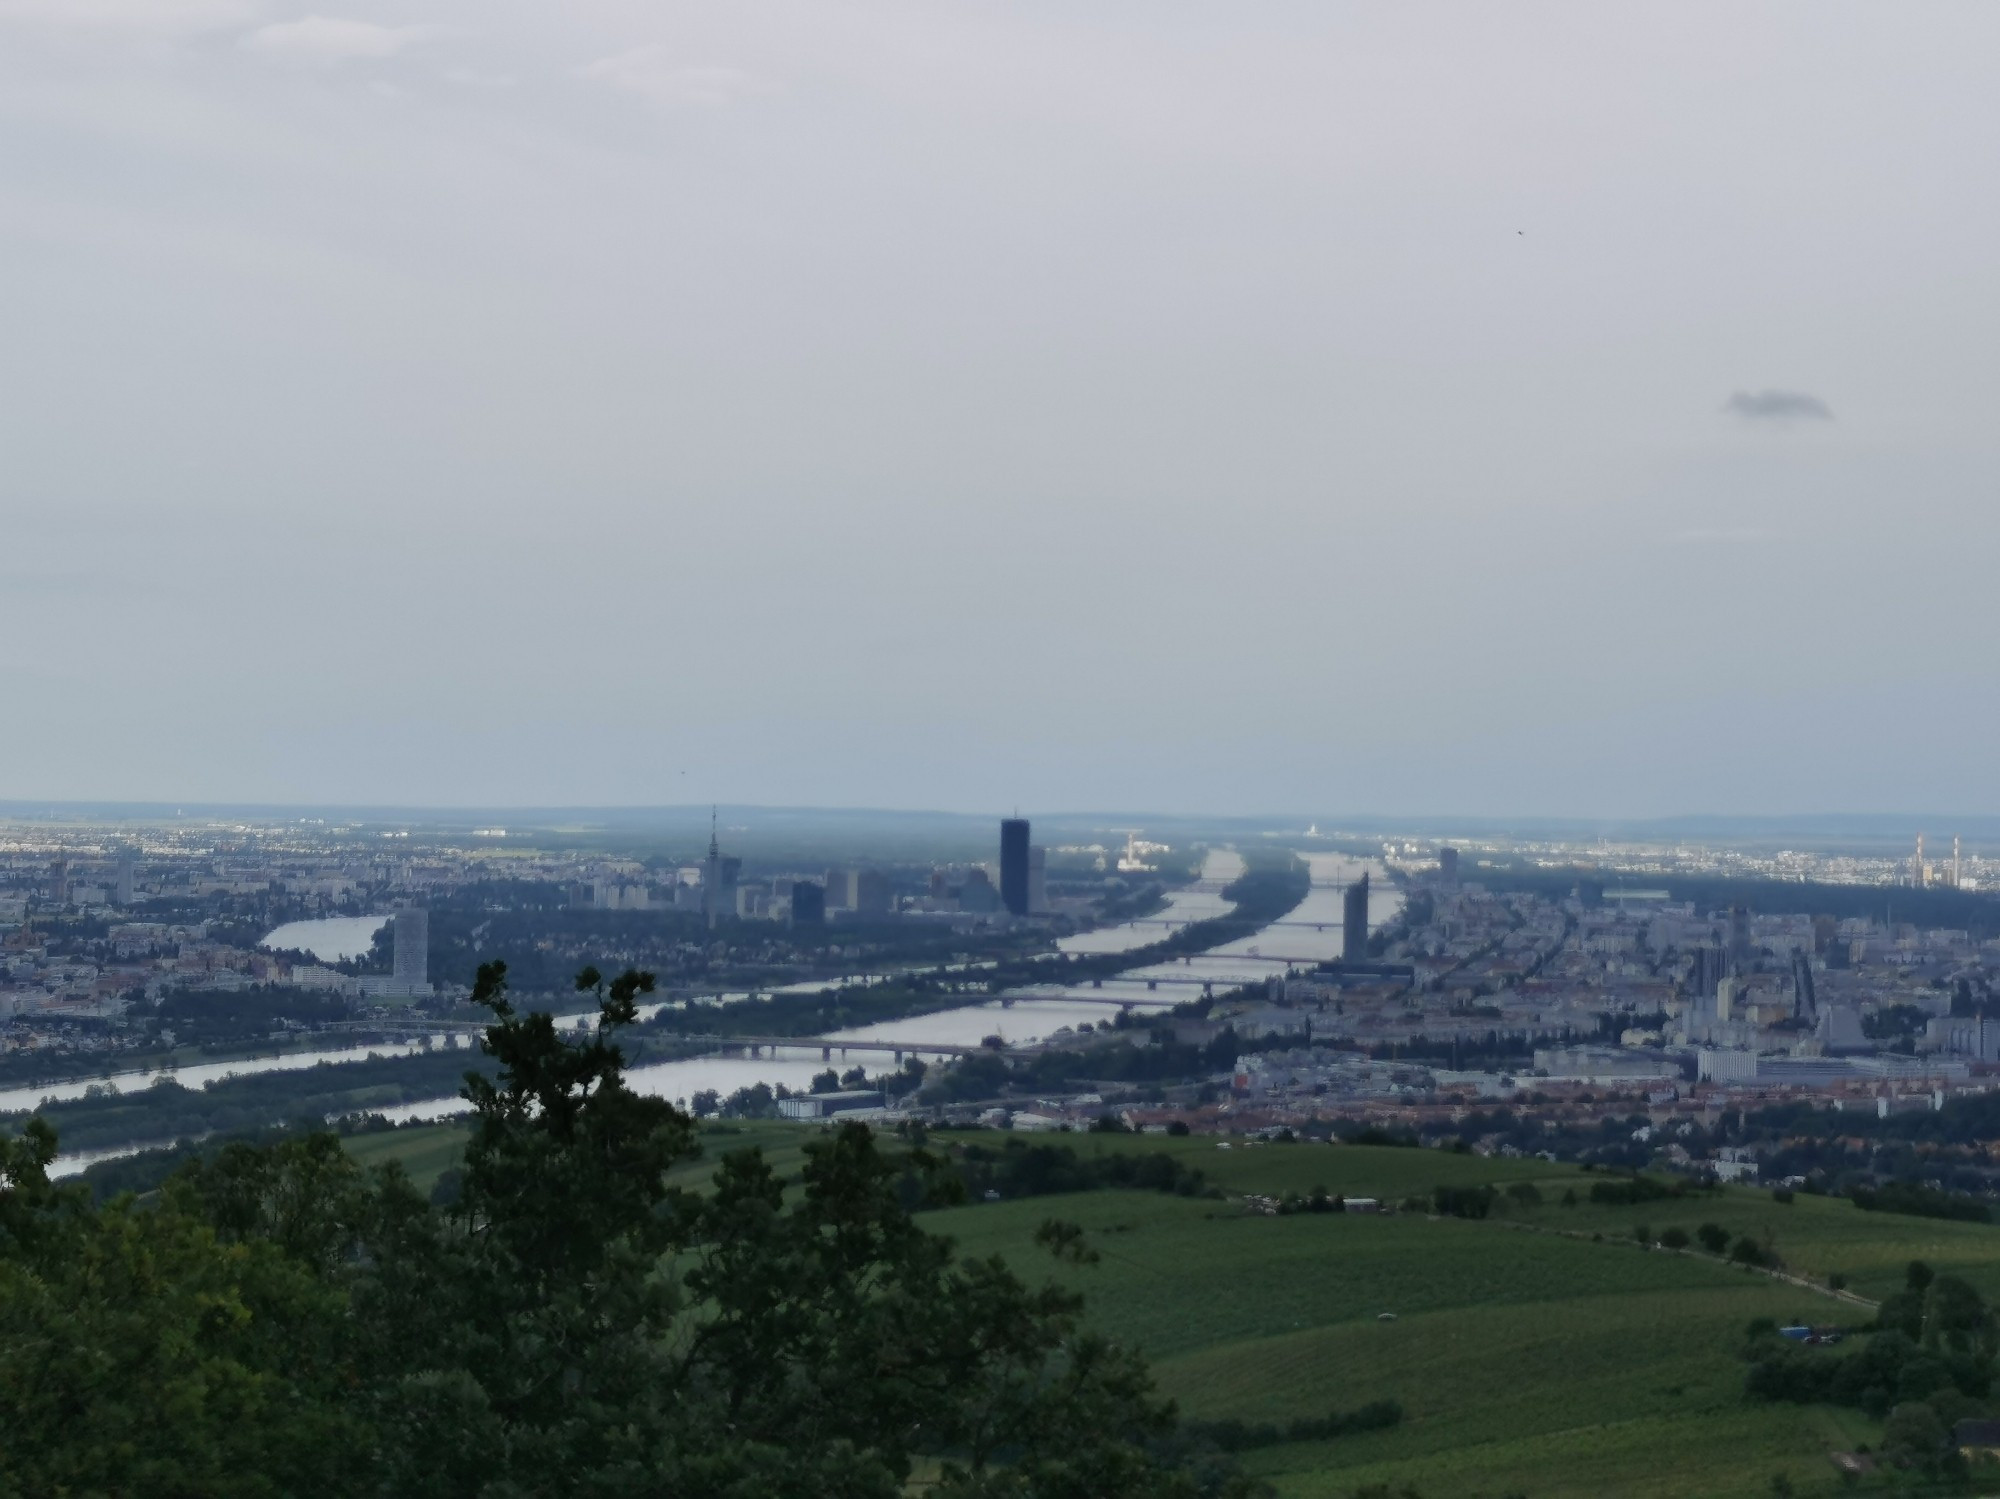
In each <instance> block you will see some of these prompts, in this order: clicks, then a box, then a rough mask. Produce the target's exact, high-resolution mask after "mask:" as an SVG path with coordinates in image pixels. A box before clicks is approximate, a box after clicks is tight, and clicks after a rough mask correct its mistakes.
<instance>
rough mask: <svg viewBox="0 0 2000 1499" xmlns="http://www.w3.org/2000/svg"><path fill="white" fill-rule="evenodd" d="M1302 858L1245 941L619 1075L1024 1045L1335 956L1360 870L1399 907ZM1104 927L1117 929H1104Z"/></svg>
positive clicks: (1339, 859)
mask: <svg viewBox="0 0 2000 1499" xmlns="http://www.w3.org/2000/svg"><path fill="white" fill-rule="evenodd" d="M1301 857H1303V858H1304V859H1305V860H1306V862H1307V864H1308V866H1309V867H1310V869H1311V871H1312V887H1311V889H1309V890H1308V891H1307V892H1306V898H1305V899H1304V900H1303V901H1301V902H1300V903H1299V904H1298V905H1296V906H1294V907H1293V908H1292V909H1291V910H1290V911H1288V912H1286V913H1285V915H1283V916H1281V917H1280V918H1278V920H1277V921H1275V922H1273V923H1272V924H1271V925H1269V926H1266V927H1264V928H1262V929H1261V930H1259V931H1257V932H1254V933H1252V934H1251V935H1250V936H1248V937H1242V938H1239V939H1237V940H1236V941H1234V942H1226V943H1224V944H1222V945H1221V946H1219V947H1215V948H1212V949H1210V950H1209V951H1207V952H1203V953H1195V954H1192V955H1190V957H1189V958H1187V959H1175V960H1174V961H1172V962H1168V963H1157V964H1153V965H1151V966H1149V967H1145V968H1135V969H1130V970H1128V971H1127V972H1125V973H1123V974H1121V975H1119V976H1118V977H1117V978H1110V979H1106V980H1105V981H1104V985H1103V987H1102V988H1096V987H1069V986H1064V985H1059V984H1046V985H1035V986H1032V987H1028V988H1023V989H1016V990H1013V991H1010V992H1009V993H1007V994H1004V995H1000V996H998V997H996V998H994V999H990V1000H986V1001H984V1002H982V1003H979V1004H972V1005H961V1006H959V1007H957V1008H955V1009H950V1010H939V1011H936V1012H935V1013H933V1014H929V1015H912V1016H910V1017H909V1018H907V1019H904V1020H887V1021H883V1022H881V1023H880V1024H877V1025H864V1026H857V1027H855V1028H853V1029H851V1030H844V1031H833V1032H831V1033H829V1034H827V1035H825V1036H821V1037H817V1038H815V1039H814V1040H812V1041H811V1042H809V1043H802V1044H800V1045H798V1046H784V1047H775V1048H770V1049H768V1050H767V1052H766V1054H765V1055H763V1056H761V1057H754V1058H753V1057H739V1056H728V1057H725V1056H710V1057H693V1058H690V1059H688V1060H686V1061H677V1062H660V1063H656V1064H654V1065H652V1066H649V1067H636V1068H634V1069H633V1070H632V1071H631V1072H630V1073H629V1074H628V1075H627V1080H628V1081H629V1083H630V1084H631V1086H632V1087H633V1088H634V1089H636V1090H637V1091H639V1092H642V1093H651V1094H656V1095H658V1096H661V1097H664V1098H672V1099H677V1100H680V1101H682V1102H685V1101H686V1100H688V1099H689V1098H692V1097H693V1096H694V1095H695V1094H696V1093H699V1092H702V1091H704V1090H706V1089H710V1088H713V1089H714V1090H715V1091H716V1092H718V1093H721V1094H723V1095H724V1096H725V1097H726V1096H727V1095H729V1094H731V1093H733V1092H735V1091H736V1090H737V1089H738V1088H748V1087H754V1086H755V1085H756V1084H758V1083H765V1084H767V1085H769V1086H771V1087H773V1088H775V1087H777V1086H778V1085H779V1084H780V1083H783V1084H784V1085H785V1086H786V1087H789V1088H791V1089H793V1090H794V1091H800V1090H803V1089H805V1088H807V1087H809V1086H810V1085H811V1081H812V1078H813V1076H814V1074H816V1073H820V1072H824V1071H825V1070H826V1069H827V1067H828V1065H829V1059H828V1058H826V1057H825V1056H824V1055H823V1053H824V1052H825V1051H826V1050H828V1049H829V1048H830V1049H831V1050H832V1057H831V1065H833V1066H835V1067H837V1068H839V1069H840V1070H843V1071H844V1070H845V1069H846V1068H848V1067H851V1066H856V1065H859V1066H864V1067H867V1068H868V1069H869V1070H870V1071H874V1072H886V1071H888V1070H890V1068H891V1066H892V1065H893V1062H892V1059H891V1057H890V1056H889V1055H887V1054H885V1053H882V1052H878V1051H874V1050H869V1051H856V1052H853V1053H851V1054H845V1055H844V1054H843V1053H842V1052H841V1050H840V1043H841V1042H842V1041H873V1042H890V1043H892V1044H897V1043H899V1044H901V1046H902V1048H903V1050H904V1054H905V1055H909V1056H919V1057H924V1058H925V1059H926V1060H934V1059H936V1058H937V1057H938V1056H939V1054H938V1053H935V1052H928V1053H927V1052H926V1051H925V1044H926V1043H929V1044H931V1045H933V1046H939V1045H942V1046H976V1045H978V1044H979V1043H980V1042H981V1041H982V1040H984V1039H985V1038H986V1037H988V1036H999V1037H1000V1038H1001V1039H1002V1040H1003V1041H1005V1042H1007V1043H1008V1044H1009V1045H1025V1044H1027V1043H1029V1042H1033V1041H1039V1040H1045V1039H1047V1038H1049V1037H1051V1036H1054V1035H1057V1034H1059V1033H1060V1032H1062V1031H1065V1030H1071V1031H1073V1030H1075V1029H1076V1028H1077V1027H1078V1026H1080V1025H1083V1024H1086V1023H1088V1024H1090V1025H1099V1024H1102V1023H1104V1022H1105V1021H1108V1020H1111V1019H1112V1018H1113V1017H1115V1016H1116V1015H1117V1013H1118V1011H1119V1010H1120V1009H1122V1008H1126V1007H1128V1006H1129V1007H1130V1008H1131V1009H1133V1010H1135V1011H1147V1010H1155V1011H1157V1010H1166V1009H1170V1008H1172V1007H1173V1006H1174V1005H1177V1004H1180V1003H1182V1002H1183V1001H1185V1000H1190V999H1194V998H1197V997H1199V996H1200V994H1201V993H1202V985H1203V984H1204V983H1212V984H1214V985H1215V986H1216V987H1218V988H1234V987H1236V986H1237V985H1239V984H1246V983H1255V982H1257V981H1258V980H1260V979H1265V978H1269V977H1270V976H1271V975H1272V974H1274V973H1275V974H1280V975H1282V974H1284V973H1285V972H1287V971H1288V970H1290V969H1294V968H1297V967H1300V966H1306V965H1310V964H1314V963H1318V962H1322V961H1324V960H1325V959H1327V958H1337V957H1339V956H1340V950H1341V944H1342V939H1343V929H1342V926H1341V893H1342V889H1343V887H1344V886H1346V885H1347V884H1348V883H1350V882H1351V881H1353V880H1355V879H1357V878H1359V876H1360V874H1361V872H1362V870H1364V869H1371V871H1372V873H1373V874H1374V875H1375V876H1376V878H1377V880H1378V882H1379V883H1377V884H1376V885H1375V886H1374V887H1373V888H1371V889H1370V891H1369V899H1368V924H1369V926H1370V928H1371V929H1372V928H1374V927H1376V926H1379V925H1381V924H1382V923H1383V922H1384V921H1387V920H1389V919H1391V918H1392V917H1393V916H1394V915H1395V913H1396V912H1397V910H1399V909H1400V908H1401V906H1402V892H1401V891H1399V890H1397V889H1396V888H1395V887H1394V886H1392V885H1390V884H1389V883H1388V882H1387V881H1386V880H1382V879H1381V875H1382V870H1381V868H1380V866H1371V865H1370V864H1369V863H1368V862H1367V861H1365V860H1360V859H1353V858H1349V857H1346V856H1344V855H1339V854H1316V853H1308V854H1302V855H1301ZM1242 869H1243V864H1242V860H1241V859H1240V858H1238V856H1237V855H1235V854H1233V853H1229V852H1227V851H1220V852H1216V853H1212V854H1210V855H1209V857H1208V862H1207V863H1206V864H1204V865H1203V867H1202V880H1201V883H1202V885H1205V886H1206V885H1212V884H1215V882H1216V881H1218V880H1219V881H1220V883H1221V884H1227V883H1228V882H1229V881H1230V880H1233V879H1235V878H1236V876H1237V875H1239V874H1241V873H1242ZM1202 893H1203V894H1204V895H1207V896H1212V898H1213V899H1216V900H1218V901H1219V900H1220V895H1219V886H1218V887H1217V889H1216V890H1215V891H1213V892H1202ZM1227 906H1228V902H1226V901H1222V902H1221V903H1220V907H1221V908H1220V909H1216V910H1215V911H1214V914H1218V915H1219V914H1222V910H1223V909H1226V908H1227ZM1184 909H1185V908H1184ZM1163 914H1164V913H1163ZM1106 930H1107V931H1122V930H1123V929H1122V928H1115V927H1114V928H1107V929H1106ZM1136 930H1137V931H1139V932H1142V933H1143V932H1150V933H1151V935H1150V936H1147V937H1145V938H1144V941H1142V942H1140V943H1137V944H1132V945H1134V946H1143V945H1145V942H1157V941H1159V940H1161V937H1162V936H1163V935H1164V934H1165V932H1166V930H1167V928H1164V927H1145V926H1140V927H1138V928H1137V929H1136ZM1104 950H1107V951H1114V952H1117V951H1129V950H1131V949H1130V946H1128V947H1122V948H1120V947H1113V948H1109V949H1104ZM1287 960H1290V961H1287ZM1190 980H1193V982H1189V981H1190ZM466 1107H467V1105H466V1103H465V1101H464V1100H463V1099H459V1098H440V1099H434V1100H430V1101H428V1102H423V1103H412V1104H404V1105H402V1106H401V1107H400V1108H391V1109H384V1110H383V1111H382V1112H383V1113H384V1114H385V1115H386V1116H387V1117H389V1118H391V1119H395V1120H398V1121H401V1120H407V1119H442V1118H446V1117H448V1116H450V1115H453V1114H458V1113H463V1112H464V1111H465V1109H466Z"/></svg>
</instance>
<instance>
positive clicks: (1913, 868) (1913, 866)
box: [1910, 833, 1924, 890]
mask: <svg viewBox="0 0 2000 1499" xmlns="http://www.w3.org/2000/svg"><path fill="white" fill-rule="evenodd" d="M1910 883H1911V884H1912V885H1914V886H1915V887H1916V888H1917V889H1919V890H1921V889H1923V888H1924V835H1923V834H1922V833H1919V834H1917V853H1916V857H1915V858H1913V859H1911V860H1910Z"/></svg>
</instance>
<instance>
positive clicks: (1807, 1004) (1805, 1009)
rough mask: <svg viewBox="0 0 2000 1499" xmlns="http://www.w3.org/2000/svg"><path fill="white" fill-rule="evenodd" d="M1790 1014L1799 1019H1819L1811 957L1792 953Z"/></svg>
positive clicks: (1800, 953)
mask: <svg viewBox="0 0 2000 1499" xmlns="http://www.w3.org/2000/svg"><path fill="white" fill-rule="evenodd" d="M1792 1014H1793V1015H1794V1016H1796V1017H1797V1018H1798V1019H1800V1020H1811V1021H1817V1020H1818V1019H1819V996H1818V994H1817V993H1816V992H1815V990H1814V988H1813V973H1812V959H1811V958H1809V957H1807V956H1806V955H1805V954H1804V953H1802V952H1794V953H1793V954H1792Z"/></svg>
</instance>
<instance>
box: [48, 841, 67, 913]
mask: <svg viewBox="0 0 2000 1499" xmlns="http://www.w3.org/2000/svg"><path fill="white" fill-rule="evenodd" d="M49 894H50V896H51V897H52V898H53V899H54V901H55V903H56V904H57V905H59V906H66V905H68V904H69V860H67V859H65V858H64V857H62V855H60V854H58V855H57V856H56V862H55V868H54V869H53V870H51V871H50V879H49Z"/></svg>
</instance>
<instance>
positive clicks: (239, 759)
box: [0, 0, 2000, 815]
mask: <svg viewBox="0 0 2000 1499" xmlns="http://www.w3.org/2000/svg"><path fill="white" fill-rule="evenodd" d="M326 3H328V4H330V5H332V4H334V3H335V0H326ZM1996 51H2000V9H1995V8H1993V7H1991V6H1990V5H1963V6H1959V5H1946V4H1934V5H1927V6H1923V7H1915V8H1913V7H1888V6H1880V5H1867V6H1848V5H1839V4H1829V3H1826V0H1812V3H1809V4H1799V5H1755V6H1750V5H1742V4H1738V3H1729V4H1721V5H1711V6H1703V5H1696V4H1687V3H1679V0H1676V3H1674V4H1672V5H1661V6H1656V7H1652V8H1650V9H1649V10H1646V9H1640V8H1637V7H1630V6H1605V5H1595V4H1585V3H1578V4H1573V5H1568V6H1561V7H1551V6H1536V5H1525V4H1514V5H1508V6H1504V7H1503V6H1491V5H1483V4H1469V3H1468V4H1465V5H1460V6H1451V7H1445V6H1427V5H1417V4H1408V3H1402V0H1398V3H1393V4H1390V3H1383V4H1378V5H1370V6H1354V5H1335V4H1328V3H1326V0H1311V3H1305V4H1298V5H1290V4H1283V3H1259V4H1254V5H1237V4H1216V3H1213V0H1206V3H1201V4H1186V5H1183V4H1173V3H1165V0H1134V3H1130V4H1088V3H1085V4H1078V3H1075V0H1063V3H1060V4H1056V3H1048V4H1042V3H1033V0H1009V3H1007V4H1004V5H976V6H975V5H956V4H944V3H938V0H922V3H909V4H871V3H856V4H841V5H828V4H826V3H824V0H799V3H775V4H774V3H758V0H724V3H713V4H704V3H685V0H673V3H661V0H629V3H611V0H564V3H563V4H561V5H550V4H547V3H533V4H528V3H514V0H477V3H471V0H467V3H461V4H449V3H441V4H426V3H422V0H419V3H414V4H412V3H404V4H400V5H395V6H386V5H385V6H373V7H371V6H369V5H366V4H357V5H346V4H340V5H338V6H337V8H333V9H327V10H322V11H312V10H307V9H304V8H301V7H299V6H294V5H288V4H285V3H282V0H0V629H4V635H0V639H4V642H5V649H4V651H0V796H9V797H47V798H146V799H153V798H158V799H177V798H185V799H188V800H260V801H314V802H326V801H367V802H376V803H381V802H393V803H405V804H427V803H428V804H439V803H511V802H528V803H539V804H552V803H553V804H561V803H595V804H606V803H645V804H653V803H662V802H691V801H704V802H705V801H708V800H711V799H719V800H723V801H735V802H763V803H808V804H825V805H879V806H900V807H940V808H953V809H965V810H980V809H1006V808H1011V807H1013V806H1015V805H1017V804H1018V805H1019V806H1021V807H1023V808H1024V809H1035V808H1042V809H1058V808H1111V807H1117V808H1139V809H1159V810H1190V811H1240V812H1261V811H1273V810H1285V809H1299V810H1305V811H1313V812H1318V813H1322V814H1324V813H1337V812H1339V811H1343V810H1346V811H1357V812H1364V811H1365V812H1394V811H1430V812H1467V813H1473V812H1484V813H1502V814H1521V813H1535V812H1546V813H1573V814H1582V815H1591V814H1601V815H1615V814H1651V813H1673V812H1696V811H1707V812H1739V811H1740V812H1778V811H1813V810H1850V809H1877V810H1899V809H1904V808H1911V809H1933V810H1943V811H1966V812H2000V776H1996V775H1995V774H1994V769H1993V766H1994V756H1993V745H1994V744H1995V742H1996V739H2000V691H1996V688H2000V652H1996V650H1995V648H1994V638H1995V622H1996V611H1997V610H2000V606H1996V603H1995V600H1994V589H1993V582H1992V574H1993V565H1994V562H1995V560H1996V557H2000V507H1996V504H1995V499H1996V494H1995V489H1996V458H1997V457H2000V452H1996V449H2000V423H1996V421H1995V416H1994V410H1993V407H1994V397H1995V385H1996V376H1995V361H1996V350H2000V277H1996V275H1995V270H1994V265H1995V259H1994V257H1995V245H1996V244H2000V195H1996V193H1995V192H1994V191H1993V184H1994V183H1995V181H1996V180H2000V160H1996V156H2000V89H1995V88H1994V87H1993V82H1992V59H1993V57H1994V56H1995V55H1996Z"/></svg>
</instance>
